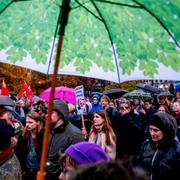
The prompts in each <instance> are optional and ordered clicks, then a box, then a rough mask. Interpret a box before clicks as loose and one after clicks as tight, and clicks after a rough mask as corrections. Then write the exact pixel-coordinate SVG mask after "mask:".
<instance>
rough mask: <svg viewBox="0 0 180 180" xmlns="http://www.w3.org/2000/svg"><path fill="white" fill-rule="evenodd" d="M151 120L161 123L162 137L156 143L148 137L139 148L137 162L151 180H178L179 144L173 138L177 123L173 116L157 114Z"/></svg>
mask: <svg viewBox="0 0 180 180" xmlns="http://www.w3.org/2000/svg"><path fill="white" fill-rule="evenodd" d="M153 118H157V120H159V121H161V124H162V126H163V127H162V131H163V134H164V137H163V138H162V139H161V140H160V141H159V142H158V143H157V142H154V141H152V139H151V138H150V136H149V139H147V140H146V141H145V142H144V143H143V145H142V148H141V151H140V154H139V158H138V162H139V164H140V165H141V166H142V167H143V168H144V169H146V170H147V171H148V172H149V174H150V176H151V179H152V180H169V179H173V180H176V179H177V180H178V179H180V173H179V170H180V143H179V141H178V140H177V139H176V138H175V136H176V131H177V123H176V121H175V119H174V118H173V116H171V115H169V114H167V113H163V112H161V113H160V112H159V113H155V114H154V116H153Z"/></svg>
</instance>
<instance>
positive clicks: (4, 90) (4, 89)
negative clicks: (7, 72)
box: [1, 80, 9, 96]
mask: <svg viewBox="0 0 180 180" xmlns="http://www.w3.org/2000/svg"><path fill="white" fill-rule="evenodd" d="M1 95H4V96H9V89H8V87H7V86H6V83H5V81H4V80H3V83H2V87H1Z"/></svg>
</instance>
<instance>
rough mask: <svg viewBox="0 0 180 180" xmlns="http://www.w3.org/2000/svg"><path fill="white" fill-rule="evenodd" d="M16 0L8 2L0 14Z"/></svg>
mask: <svg viewBox="0 0 180 180" xmlns="http://www.w3.org/2000/svg"><path fill="white" fill-rule="evenodd" d="M15 1H16V0H12V1H11V2H10V3H8V4H7V5H6V6H5V7H4V8H3V9H2V10H1V11H0V14H2V13H3V12H4V11H5V10H6V9H7V8H8V7H9V6H10V5H11V4H12V3H13V2H15Z"/></svg>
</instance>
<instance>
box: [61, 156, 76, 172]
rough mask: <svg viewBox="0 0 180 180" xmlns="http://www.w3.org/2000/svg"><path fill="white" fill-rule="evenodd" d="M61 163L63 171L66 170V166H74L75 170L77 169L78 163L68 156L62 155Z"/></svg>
mask: <svg viewBox="0 0 180 180" xmlns="http://www.w3.org/2000/svg"><path fill="white" fill-rule="evenodd" d="M59 163H60V166H61V170H62V169H63V168H65V167H66V166H72V167H74V168H76V167H77V164H76V162H75V161H74V160H73V159H72V158H71V157H70V156H69V155H67V154H65V153H63V154H61V155H60V158H59Z"/></svg>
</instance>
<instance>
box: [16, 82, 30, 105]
mask: <svg viewBox="0 0 180 180" xmlns="http://www.w3.org/2000/svg"><path fill="white" fill-rule="evenodd" d="M23 95H24V96H25V97H26V98H27V99H29V101H30V103H31V104H33V99H32V95H33V94H32V91H31V88H30V86H28V84H27V83H26V81H24V82H23V84H22V87H21V89H20V92H19V97H20V98H22V97H23Z"/></svg>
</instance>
